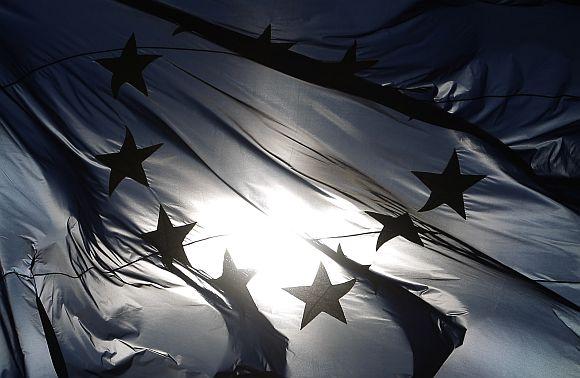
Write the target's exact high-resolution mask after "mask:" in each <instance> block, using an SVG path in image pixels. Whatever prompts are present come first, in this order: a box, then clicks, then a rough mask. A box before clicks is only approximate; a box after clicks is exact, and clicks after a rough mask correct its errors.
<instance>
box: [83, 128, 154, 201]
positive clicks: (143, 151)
mask: <svg viewBox="0 0 580 378" xmlns="http://www.w3.org/2000/svg"><path fill="white" fill-rule="evenodd" d="M162 145H163V143H160V144H156V145H153V146H149V147H144V148H137V146H136V145H135V139H134V138H133V135H132V134H131V131H129V129H128V128H125V140H124V141H123V146H121V150H120V151H119V152H113V153H110V154H103V155H96V156H95V159H97V160H98V161H99V162H100V163H101V164H103V165H105V166H107V167H109V168H111V174H110V176H109V195H111V194H113V191H114V190H115V188H116V187H117V185H119V183H120V182H121V181H123V179H124V178H125V177H129V178H132V179H133V180H135V181H137V182H138V183H139V184H142V185H145V186H149V182H148V181H147V176H146V175H145V171H144V170H143V165H142V164H143V162H144V161H145V159H147V158H148V157H149V156H151V154H153V153H154V152H155V151H157V149H158V148H159V147H161V146H162Z"/></svg>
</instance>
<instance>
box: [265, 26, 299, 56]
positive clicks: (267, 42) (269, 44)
mask: <svg viewBox="0 0 580 378" xmlns="http://www.w3.org/2000/svg"><path fill="white" fill-rule="evenodd" d="M257 41H258V42H259V43H261V44H262V45H263V46H264V47H274V48H279V49H283V50H288V49H289V48H290V47H292V46H294V43H272V25H271V24H270V25H268V26H267V27H266V29H265V30H264V31H263V32H262V34H260V36H259V37H258V39H257Z"/></svg>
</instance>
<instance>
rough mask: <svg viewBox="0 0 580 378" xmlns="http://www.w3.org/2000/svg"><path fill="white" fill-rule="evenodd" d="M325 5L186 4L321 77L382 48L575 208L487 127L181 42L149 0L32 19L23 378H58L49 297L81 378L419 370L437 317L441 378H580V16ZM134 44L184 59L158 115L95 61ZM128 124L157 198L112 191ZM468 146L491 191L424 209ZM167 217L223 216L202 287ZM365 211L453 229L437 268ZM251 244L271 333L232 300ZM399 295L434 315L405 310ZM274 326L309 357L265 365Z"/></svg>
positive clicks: (34, 5) (545, 10)
mask: <svg viewBox="0 0 580 378" xmlns="http://www.w3.org/2000/svg"><path fill="white" fill-rule="evenodd" d="M312 3H313V4H308V3H304V4H297V3H296V2H292V1H288V2H276V3H272V2H271V1H255V0H253V1H236V2H234V1H222V2H219V3H217V4H216V3H215V2H210V1H196V2H195V3H190V2H186V1H167V2H166V4H168V5H171V6H174V7H176V8H178V9H180V10H181V11H184V12H187V13H190V14H192V15H195V16H197V17H200V18H202V19H204V20H207V21H208V22H211V23H214V24H216V25H220V26H222V27H225V28H228V29H230V30H233V31H236V32H238V33H240V34H243V35H249V36H254V37H257V36H258V35H260V34H261V33H262V31H263V30H264V29H265V28H266V27H267V26H268V24H272V34H273V39H274V40H275V41H281V42H294V43H295V45H294V46H293V47H292V48H291V49H292V51H295V52H298V53H301V54H305V55H307V56H310V57H312V58H314V59H317V60H330V61H338V60H340V59H341V58H342V56H343V54H344V51H346V49H348V47H350V46H351V45H352V43H353V41H354V40H356V41H357V45H358V56H359V57H360V58H365V59H378V60H379V62H378V63H377V65H376V66H375V67H373V68H372V69H369V70H366V71H363V72H361V73H360V74H359V75H360V76H363V77H365V78H367V79H368V80H370V81H372V82H375V83H380V84H383V85H389V86H394V87H397V88H401V90H402V92H403V93H405V94H407V95H409V96H412V97H416V98H418V99H421V100H425V101H432V100H435V101H436V102H437V103H438V105H439V106H440V107H441V108H442V109H444V110H445V111H449V112H452V113H455V114H457V115H459V116H460V117H462V118H465V119H467V120H469V121H470V122H472V123H473V124H475V125H476V126H477V127H481V128H483V129H485V130H486V131H487V132H489V133H490V134H492V135H493V136H495V137H497V138H498V139H499V140H501V141H502V142H503V143H505V144H506V145H507V146H509V147H510V148H512V149H513V150H516V151H517V152H518V154H520V156H521V157H522V159H524V160H525V161H527V162H529V163H530V165H531V167H532V169H533V170H534V171H535V172H536V173H537V174H538V175H539V176H542V177H547V178H564V179H566V180H563V181H557V182H556V181H550V184H549V185H548V186H547V187H549V190H550V191H553V192H554V193H556V194H558V195H557V198H560V199H561V200H560V201H558V200H556V199H554V197H551V196H548V195H546V194H545V193H544V192H543V190H539V189H538V184H537V183H536V182H532V180H530V178H529V177H528V176H527V175H526V174H524V173H523V172H521V170H520V169H519V168H518V167H517V166H516V165H514V164H513V162H512V161H510V160H508V159H505V158H504V156H503V155H502V154H499V153H498V152H497V150H496V149H495V148H494V147H491V146H489V145H488V144H486V143H485V142H482V141H481V140H479V139H478V138H475V137H473V136H472V135H470V134H468V133H462V132H458V131H453V130H447V129H443V128H441V127H437V126H434V125H431V124H428V123H426V122H422V121H417V120H415V119H409V117H408V116H406V115H403V114H401V113H398V112H395V111H393V110H392V109H389V108H388V107H385V106H383V105H380V104H376V103H373V102H372V101H369V100H365V99H361V98H358V97H355V96H352V95H348V94H345V93H342V92H340V91H337V90H333V89H328V88H324V87H320V86H317V85H314V84H312V83H309V82H306V81H303V80H299V79H296V78H294V77H291V76H288V75H285V74H283V73H280V72H278V71H276V70H273V69H271V68H269V67H266V66H264V65H261V64H257V63H255V62H252V61H250V60H248V59H246V58H244V57H241V56H236V55H232V54H230V53H229V51H227V50H226V49H224V48H223V47H222V46H220V45H219V43H217V41H210V40H207V39H205V38H202V37H201V36H199V35H195V34H192V33H181V34H178V35H175V36H173V35H172V33H173V31H174V29H175V28H176V25H175V24H173V23H171V22H167V21H166V20H164V19H162V18H160V17H156V16H155V15H152V14H147V13H145V12H142V11H140V10H138V9H135V8H132V7H130V6H127V5H123V4H120V3H117V2H114V1H106V2H103V1H86V2H82V3H81V2H75V1H58V2H51V3H48V2H27V1H6V2H3V4H2V5H0V20H1V21H0V32H1V33H0V46H1V49H2V51H3V54H2V61H1V64H0V83H1V84H2V88H3V89H2V93H1V94H0V126H1V127H0V155H1V160H0V170H1V172H0V173H1V174H0V196H1V199H0V269H1V271H2V274H3V275H4V278H3V282H2V285H1V290H0V295H1V302H0V324H1V325H2V328H1V332H0V336H1V337H0V369H1V371H2V372H3V374H4V375H5V376H8V377H12V376H19V375H22V374H25V375H27V376H31V377H44V376H46V377H49V376H54V375H55V372H54V368H53V361H51V355H50V353H49V350H48V346H47V342H46V339H45V336H44V331H43V326H42V325H41V321H40V318H39V315H38V310H37V304H36V302H35V298H36V296H37V295H38V297H39V298H40V300H41V301H42V303H43V305H44V308H45V309H46V312H47V314H48V316H49V318H50V321H51V324H52V327H53V328H54V331H55V334H56V336H57V339H58V342H59V347H60V349H61V350H62V354H63V356H64V360H65V362H66V366H67V370H68V373H69V374H70V376H90V375H93V376H94V375H97V376H106V375H115V374H116V375H123V376H130V377H141V376H163V377H171V376H214V375H215V374H216V373H218V372H226V371H232V370H233V369H234V367H235V366H237V365H240V364H242V365H250V366H252V367H254V368H260V369H263V370H272V369H273V367H274V366H278V368H279V369H282V371H283V374H282V375H285V376H295V377H353V376H355V377H356V376H360V377H371V376H377V377H378V376H410V375H413V374H414V373H415V374H416V371H414V370H416V367H417V366H416V364H417V361H418V358H419V357H418V352H417V349H414V346H413V345H415V344H414V343H421V341H422V340H421V338H420V337H419V338H417V335H415V334H414V333H412V332H411V331H410V328H412V327H410V326H409V325H408V324H409V323H406V321H407V320H408V319H419V318H420V315H422V314H428V316H433V317H434V319H435V323H436V324H445V325H444V326H441V328H440V329H436V330H435V331H434V332H435V333H436V335H437V336H438V337H439V336H440V337H441V338H443V339H445V340H446V341H447V342H449V343H452V344H453V346H454V347H455V349H454V350H453V352H451V354H450V355H449V357H448V358H447V359H446V361H445V363H444V364H443V365H442V367H441V369H440V370H439V372H438V376H441V377H462V376H476V377H567V376H575V375H577V374H578V373H579V370H578V361H579V354H578V337H579V335H578V328H579V317H578V312H577V309H578V308H577V305H578V302H579V299H580V296H579V294H578V277H579V273H580V215H579V212H578V208H577V207H576V206H577V203H578V201H579V193H578V190H577V188H574V187H573V186H571V184H570V183H574V182H576V181H573V180H572V181H567V180H568V179H576V180H577V179H578V178H579V176H578V172H579V171H578V159H579V155H578V142H579V140H580V139H579V136H578V135H579V134H578V130H577V127H575V126H576V124H577V122H578V120H577V118H578V109H579V107H578V102H577V98H575V97H573V96H577V95H580V82H579V80H580V79H579V76H578V71H579V69H580V49H578V48H577V43H576V42H575V38H574V37H572V35H578V31H580V30H578V29H579V28H580V26H578V23H577V19H578V17H579V16H580V8H578V7H576V6H573V5H566V4H564V3H561V2H545V4H544V5H542V6H538V7H528V6H523V5H522V6H519V7H508V6H503V5H501V4H500V5H498V4H487V3H486V2H476V1H473V2H467V1H466V2H441V3H439V2H437V3H436V4H435V2H419V1H414V2H409V1H390V2H388V4H385V2H383V1H363V2H362V3H361V2H351V1H317V2H312ZM496 3H501V2H496ZM514 3H515V2H514ZM522 3H523V2H522ZM528 3H529V2H528ZM530 25H532V26H530ZM132 33H134V34H135V37H136V41H137V46H138V49H139V52H140V53H143V54H144V53H147V54H156V55H161V56H162V57H161V58H159V59H157V60H156V61H155V62H153V63H151V64H150V65H149V66H148V67H147V69H146V70H145V71H144V79H145V81H146V84H147V87H148V90H149V95H148V96H144V95H143V94H142V93H141V92H139V91H138V90H137V89H135V88H133V87H131V86H130V85H127V84H125V85H123V86H122V87H121V89H120V92H119V95H118V97H117V98H116V99H115V98H114V97H113V96H112V94H111V85H110V81H111V73H110V72H108V71H107V70H105V69H103V67H101V66H100V65H99V64H98V63H96V62H95V60H98V59H103V58H109V57H116V56H118V54H119V53H120V51H121V49H122V48H123V46H124V44H125V42H126V41H127V39H128V38H129V37H130V36H131V34H132ZM417 88H427V89H428V90H427V91H426V90H418V89H417ZM518 92H519V93H520V94H521V93H524V94H526V93H527V94H534V96H511V95H512V94H516V93H518ZM491 95H493V96H495V95H499V96H498V97H490V98H484V99H474V100H471V101H451V100H453V99H458V98H459V99H467V98H477V97H481V96H491ZM536 95H538V96H536ZM546 96H547V97H546ZM551 97H554V98H551ZM125 127H127V128H129V129H130V130H131V132H132V134H133V136H134V138H135V141H136V144H137V146H140V147H144V146H150V145H155V144H158V143H163V146H162V147H161V148H160V149H159V150H158V151H156V153H155V154H153V155H152V156H151V157H149V158H148V159H147V160H146V161H145V162H144V165H143V166H144V170H145V172H146V174H147V178H148V182H149V187H145V186H143V185H140V184H138V183H136V182H134V181H132V180H128V179H125V180H123V181H122V182H121V183H120V184H119V186H118V187H117V189H116V190H115V192H114V193H113V194H112V195H111V196H109V194H108V178H109V173H110V170H109V169H107V168H106V167H105V166H103V165H102V164H100V163H99V162H98V160H97V159H96V158H95V156H96V155H101V154H106V153H110V152H112V151H116V150H118V149H119V148H120V147H121V145H122V143H123V138H124V135H125ZM453 150H456V151H457V154H458V157H459V161H460V166H461V171H462V173H465V174H479V175H486V178H485V179H483V180H482V181H481V182H479V183H477V184H476V185H474V186H473V187H471V188H470V189H469V190H468V191H466V193H465V194H464V200H465V208H466V213H467V219H466V220H464V219H462V218H461V217H460V216H459V215H458V214H457V213H455V212H454V211H453V210H451V209H450V208H449V207H447V206H441V207H438V208H437V209H434V210H431V211H429V212H418V211H417V210H418V209H420V208H421V207H422V206H423V205H424V204H425V202H426V201H427V198H428V197H429V190H428V188H427V187H426V186H424V185H423V184H422V183H421V181H419V180H418V179H417V177H415V176H414V175H413V174H412V173H411V171H425V172H441V171H443V169H444V168H445V165H446V164H447V161H448V160H449V157H450V156H451V154H452V152H453ZM555 182H556V183H555ZM160 204H162V205H163V206H164V208H165V209H166V211H167V214H168V216H169V218H170V219H171V221H172V223H173V224H174V225H183V224H188V223H193V222H197V224H196V226H195V227H194V228H193V231H192V232H191V233H190V234H189V235H188V237H187V238H186V240H185V252H186V254H187V257H188V259H189V262H190V263H191V265H192V266H193V267H194V268H195V269H196V270H197V271H198V272H199V275H194V274H191V272H190V271H184V270H183V269H182V272H184V273H183V274H185V275H186V276H187V277H188V279H189V281H187V280H184V279H182V278H181V277H180V276H179V275H176V274H173V273H171V272H170V271H167V270H166V269H164V268H163V265H162V264H161V261H160V259H159V257H158V256H157V255H156V253H155V252H156V251H155V249H154V248H153V247H152V246H150V245H148V244H147V243H145V242H144V241H143V240H142V239H141V238H140V237H139V235H141V234H143V233H147V232H151V231H153V230H155V227H156V224H157V219H158V212H159V205H160ZM365 211H374V212H380V213H386V214H399V213H402V212H404V211H407V212H409V213H410V214H411V215H412V216H413V219H414V220H415V222H416V223H417V224H418V225H420V226H421V227H422V228H424V229H425V230H429V231H431V232H432V234H430V235H431V236H424V241H425V245H426V248H423V247H420V246H417V245H415V244H412V243H410V242H408V241H407V240H405V239H402V238H396V239H393V240H391V241H389V242H388V243H387V244H385V245H384V246H382V247H381V248H380V249H379V251H375V243H376V237H377V233H374V234H365V233H368V232H375V231H380V229H381V225H380V224H379V223H378V222H377V221H375V220H374V219H373V218H371V217H370V216H368V215H366V214H365ZM358 234H365V235H358ZM339 243H340V245H341V247H342V250H343V251H344V253H345V254H346V256H347V257H349V258H350V259H352V260H353V261H354V262H358V263H360V264H366V265H368V264H372V266H371V268H370V269H371V271H372V272H374V273H376V274H377V277H379V278H380V279H379V281H378V282H379V283H378V286H379V290H376V287H375V286H376V285H377V284H376V283H373V282H372V281H371V280H368V279H366V278H364V277H362V278H361V277H357V274H358V273H357V271H356V269H353V265H348V264H340V263H338V262H337V261H336V260H335V259H333V258H332V257H333V256H334V255H333V253H334V251H336V249H337V247H338V245H339ZM226 249H227V250H228V251H229V252H230V254H231V257H232V259H233V260H234V261H235V264H236V266H237V267H238V268H244V269H253V270H255V271H256V275H255V276H254V277H253V278H252V280H251V281H250V283H249V284H248V290H249V292H250V294H251V296H252V298H253V301H254V302H255V304H256V306H257V309H258V310H259V314H261V315H260V316H263V319H262V318H259V319H261V320H260V322H262V323H260V322H257V321H256V322H249V321H248V319H247V318H245V317H244V315H243V314H241V313H240V312H239V311H238V310H237V307H236V305H235V298H228V295H227V294H226V293H222V292H220V291H218V290H217V289H216V288H215V287H214V286H212V284H211V280H210V278H217V277H219V276H220V274H221V269H222V262H223V259H224V252H225V250H226ZM33 259H34V264H31V263H32V260H33ZM321 262H322V263H323V264H324V266H325V268H326V269H327V271H328V273H329V278H330V280H331V282H332V283H333V284H338V283H342V282H346V281H349V280H350V279H352V278H353V277H354V278H358V281H357V282H356V283H355V285H354V287H353V288H352V290H351V291H350V292H349V293H347V294H346V295H345V296H344V297H343V298H342V299H340V303H341V305H342V309H343V310H344V313H345V317H346V320H347V323H346V324H343V323H341V322H340V321H338V320H337V319H335V318H333V317H331V316H329V315H326V314H321V315H319V316H318V317H317V318H316V319H314V320H312V322H311V323H309V324H308V325H307V326H306V327H304V329H302V330H300V324H301V319H302V311H303V309H304V303H303V302H301V301H299V300H298V299H296V298H295V297H293V296H291V295H290V294H289V293H288V292H286V291H284V290H283V288H288V287H295V286H305V285H310V284H311V283H312V281H313V279H314V277H315V274H316V271H317V269H318V267H319V264H320V263H321ZM31 265H33V266H31ZM32 275H34V276H32ZM392 287H397V288H400V289H402V290H404V292H405V293H408V294H410V295H415V296H417V297H418V298H419V299H420V300H421V302H420V303H423V301H424V303H425V306H422V305H418V304H416V303H414V302H413V303H412V304H407V302H405V305H400V303H397V301H396V300H395V299H393V298H399V297H396V296H393V295H392V293H394V289H391V288H392ZM375 291H376V292H375ZM397 293H398V292H397ZM397 295H398V294H397ZM401 295H402V294H401ZM402 298H406V297H402ZM413 298H415V297H413ZM405 301H406V299H405ZM266 323H267V324H269V325H271V326H272V327H273V328H272V330H270V329H269V328H267V327H266V328H264V327H262V325H264V324H266ZM461 330H466V332H465V337H464V338H463V337H461ZM274 331H276V332H278V333H280V334H281V335H283V336H284V337H285V338H287V339H288V346H287V348H286V347H285V345H284V343H283V342H281V343H279V344H275V347H273V348H272V350H269V351H268V350H267V349H268V348H264V345H262V344H261V342H260V340H262V338H261V337H262V336H263V337H264V338H267V336H264V335H263V334H262V333H261V332H271V333H272V334H273V333H274ZM255 335H261V336H260V337H257V339H258V340H257V341H256V337H254V336H255ZM276 348H280V349H279V350H277V349H276ZM414 350H415V352H413V351H414ZM278 351H281V353H277V352H278ZM438 352H440V351H438V350H435V349H434V350H433V354H436V353H438ZM422 358H427V357H426V356H422ZM422 361H423V360H422ZM414 362H415V365H414ZM280 366H282V367H280Z"/></svg>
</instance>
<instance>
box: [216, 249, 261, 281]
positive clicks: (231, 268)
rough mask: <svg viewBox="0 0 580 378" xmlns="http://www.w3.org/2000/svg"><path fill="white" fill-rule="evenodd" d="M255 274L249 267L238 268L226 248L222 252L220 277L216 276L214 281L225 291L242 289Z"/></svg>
mask: <svg viewBox="0 0 580 378" xmlns="http://www.w3.org/2000/svg"><path fill="white" fill-rule="evenodd" d="M255 274H256V272H255V271H253V270H251V269H238V268H236V264H235V263H234V260H232V257H231V256H230V253H229V252H228V251H227V250H226V253H225V254H224V262H223V271H222V275H221V277H220V278H216V279H215V280H213V281H214V283H215V284H216V285H217V286H218V287H220V288H222V289H223V290H226V291H240V290H242V291H244V290H246V285H247V284H248V282H250V280H251V279H252V278H253V277H254V275H255Z"/></svg>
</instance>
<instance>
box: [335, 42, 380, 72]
mask: <svg viewBox="0 0 580 378" xmlns="http://www.w3.org/2000/svg"><path fill="white" fill-rule="evenodd" d="M356 49H357V45H356V41H354V43H353V44H352V46H351V47H349V49H348V50H347V51H346V54H344V57H343V58H342V60H341V61H340V62H339V63H338V65H339V67H340V69H341V70H343V71H347V72H349V73H353V74H354V73H357V72H358V71H362V70H364V69H366V68H370V67H372V66H374V65H375V64H376V63H377V62H378V60H374V59H373V60H361V61H357V60H356Z"/></svg>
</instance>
